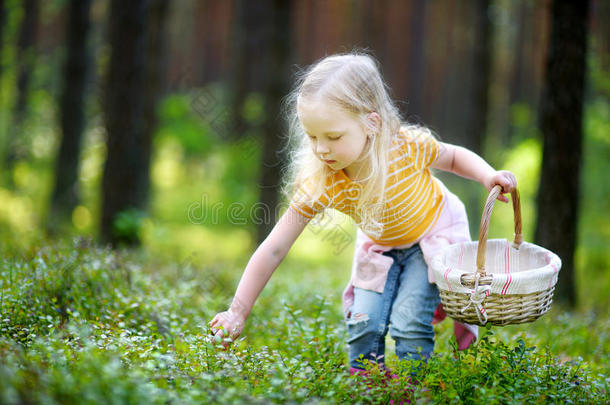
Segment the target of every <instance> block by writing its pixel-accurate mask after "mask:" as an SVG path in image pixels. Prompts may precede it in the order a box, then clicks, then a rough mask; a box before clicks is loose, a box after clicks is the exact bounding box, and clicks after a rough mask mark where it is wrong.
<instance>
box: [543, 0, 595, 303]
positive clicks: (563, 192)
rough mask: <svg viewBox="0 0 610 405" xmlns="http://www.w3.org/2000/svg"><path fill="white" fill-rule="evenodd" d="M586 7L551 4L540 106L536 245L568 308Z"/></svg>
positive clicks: (572, 299) (563, 1)
mask: <svg viewBox="0 0 610 405" xmlns="http://www.w3.org/2000/svg"><path fill="white" fill-rule="evenodd" d="M588 14H589V2H588V1H571V0H554V1H553V5H552V20H551V37H550V43H549V51H548V55H547V68H546V69H547V72H546V79H545V83H544V88H543V94H542V99H541V105H540V128H541V130H542V134H543V138H544V147H543V154H542V170H541V174H540V187H539V190H538V207H537V208H538V221H537V227H536V236H535V240H536V243H537V244H539V245H541V246H544V247H545V248H547V249H549V250H551V251H553V252H555V253H557V254H558V255H559V257H560V258H561V260H562V263H563V264H562V270H561V272H560V276H559V282H558V286H557V290H556V293H555V296H556V299H557V300H559V301H562V302H564V303H566V304H568V305H569V306H571V307H573V306H574V305H575V304H576V294H575V288H574V282H575V278H574V249H575V245H576V235H577V230H578V201H579V186H580V166H581V161H582V133H583V129H582V125H583V122H582V121H583V119H582V117H583V96H584V79H585V70H586V52H587V27H588Z"/></svg>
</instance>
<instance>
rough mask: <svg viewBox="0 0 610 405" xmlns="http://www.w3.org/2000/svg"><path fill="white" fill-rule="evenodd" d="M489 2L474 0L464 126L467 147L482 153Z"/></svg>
mask: <svg viewBox="0 0 610 405" xmlns="http://www.w3.org/2000/svg"><path fill="white" fill-rule="evenodd" d="M488 9H489V0H477V2H476V5H475V10H474V11H475V24H474V29H475V35H474V64H473V66H474V77H473V79H472V88H471V89H472V90H471V91H472V112H471V116H470V119H469V122H468V124H467V129H466V136H465V139H464V140H465V141H466V144H465V145H464V146H466V147H467V148H469V149H470V150H472V151H474V152H476V153H478V154H479V155H480V154H481V153H482V151H483V140H484V139H485V133H486V129H487V112H488V106H489V97H488V89H489V77H490V74H491V34H492V33H491V23H490V21H489V17H488V15H487V12H488Z"/></svg>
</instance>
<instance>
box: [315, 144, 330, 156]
mask: <svg viewBox="0 0 610 405" xmlns="http://www.w3.org/2000/svg"><path fill="white" fill-rule="evenodd" d="M316 152H317V153H318V154H320V155H323V154H325V153H328V152H330V149H329V148H328V146H326V145H325V144H324V142H319V141H318V143H317V144H316Z"/></svg>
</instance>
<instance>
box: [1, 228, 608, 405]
mask: <svg viewBox="0 0 610 405" xmlns="http://www.w3.org/2000/svg"><path fill="white" fill-rule="evenodd" d="M223 270H226V269H223V268H222V267H221V266H218V267H214V266H212V265H210V266H209V267H205V268H201V267H197V266H192V265H189V264H184V263H171V262H169V261H159V260H155V259H154V258H151V257H149V256H145V255H143V254H142V253H141V252H127V251H123V252H114V251H111V250H110V249H107V248H102V247H99V246H96V245H94V244H92V243H91V242H89V241H87V240H84V239H77V240H75V241H74V242H71V243H65V242H64V243H60V242H57V243H52V242H51V243H47V244H46V246H45V247H43V248H32V247H30V248H27V249H17V248H11V249H10V250H6V251H3V252H2V260H1V262H0V312H1V314H2V316H1V319H0V403H3V404H33V403H45V404H55V403H57V404H95V403H118V404H131V403H153V404H157V403H159V404H170V403H171V404H191V403H217V402H222V403H269V402H297V403H388V402H389V400H390V399H395V400H404V399H411V400H415V402H417V403H472V404H477V403H486V404H493V403H604V402H605V403H607V402H608V400H609V398H608V382H609V379H608V369H607V364H608V360H609V359H608V346H607V345H608V343H606V342H608V341H609V340H610V339H608V333H609V331H610V323H609V322H608V320H607V316H597V315H595V314H593V315H592V314H590V313H589V314H588V315H587V314H584V315H583V314H576V313H575V314H569V313H565V312H564V313H561V314H560V313H558V312H555V313H552V314H549V315H547V316H545V317H543V318H542V319H541V320H540V321H538V322H536V323H534V324H532V326H533V325H535V327H534V328H530V329H526V327H514V328H512V327H511V328H508V327H507V328H489V329H482V330H481V336H482V338H481V339H480V340H479V342H478V343H477V344H476V345H474V346H473V347H471V348H470V349H468V350H466V351H463V352H459V351H457V350H456V349H455V340H452V339H451V337H450V336H451V331H450V322H447V321H445V322H443V323H442V324H441V325H442V326H438V325H437V329H438V330H437V352H436V354H435V355H433V357H432V358H431V359H430V360H429V361H428V363H426V364H417V363H416V362H407V361H401V362H399V361H398V359H397V358H396V357H395V355H393V354H391V353H386V354H387V355H388V361H387V364H388V365H389V366H390V367H391V368H392V370H393V372H394V373H396V374H397V376H398V377H399V378H396V379H391V380H389V381H388V380H385V379H384V378H383V376H382V374H381V372H380V371H379V370H377V369H376V368H375V365H374V364H366V367H367V368H368V369H369V371H370V376H369V377H368V380H367V381H368V384H369V387H367V381H363V380H362V378H359V377H351V376H350V375H349V371H348V366H347V343H346V342H347V335H346V331H345V328H344V325H343V321H342V314H341V310H340V307H338V306H337V305H336V302H335V301H334V300H335V298H336V297H333V296H332V294H327V290H325V289H324V288H323V287H322V286H320V285H318V284H316V283H304V282H301V283H293V284H294V287H293V288H292V289H287V288H286V287H285V285H283V284H282V283H278V284H275V285H273V284H270V286H269V287H270V289H269V290H265V292H264V294H263V295H262V296H261V299H260V301H259V302H258V303H257V306H256V307H255V310H254V311H253V313H252V315H251V318H250V319H249V320H248V324H247V326H246V329H245V331H244V334H243V336H242V337H240V338H239V339H238V341H237V342H235V343H234V344H233V345H232V346H231V347H230V348H229V350H223V349H221V346H219V345H218V343H217V342H214V341H212V340H210V339H209V329H208V327H207V322H208V321H209V320H210V319H211V317H212V316H213V315H214V314H215V313H216V312H218V311H219V310H221V309H224V308H223V306H224V305H225V304H226V303H227V301H226V300H227V297H228V296H229V291H231V290H232V289H233V288H234V283H235V276H234V275H233V276H226V273H227V272H226V271H223ZM295 277H301V276H299V275H297V274H295ZM300 279H301V280H302V278H300ZM337 293H338V292H335V294H337ZM538 325H540V326H538ZM519 328H521V329H519ZM412 381H419V385H416V386H413V385H412Z"/></svg>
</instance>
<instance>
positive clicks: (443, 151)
mask: <svg viewBox="0 0 610 405" xmlns="http://www.w3.org/2000/svg"><path fill="white" fill-rule="evenodd" d="M439 148H440V151H439V157H438V159H437V160H436V162H434V164H432V167H434V168H436V169H440V170H444V171H447V172H452V173H455V174H457V175H459V176H462V177H465V178H467V179H472V180H476V181H478V182H479V183H481V184H482V185H483V186H484V187H485V188H486V189H487V190H488V191H489V190H491V189H492V188H493V186H495V185H496V184H498V185H500V186H502V194H500V195H499V196H498V200H500V201H503V202H508V198H507V197H506V196H504V195H503V194H504V193H510V192H512V191H513V190H514V189H515V187H517V180H516V179H515V176H514V175H513V174H512V173H511V172H509V171H506V170H495V169H494V168H493V167H491V166H490V165H489V164H488V163H487V162H486V161H485V160H483V158H481V157H480V156H479V155H477V154H476V153H474V152H472V151H470V150H468V149H466V148H463V147H461V146H456V145H451V144H448V143H442V142H439Z"/></svg>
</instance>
